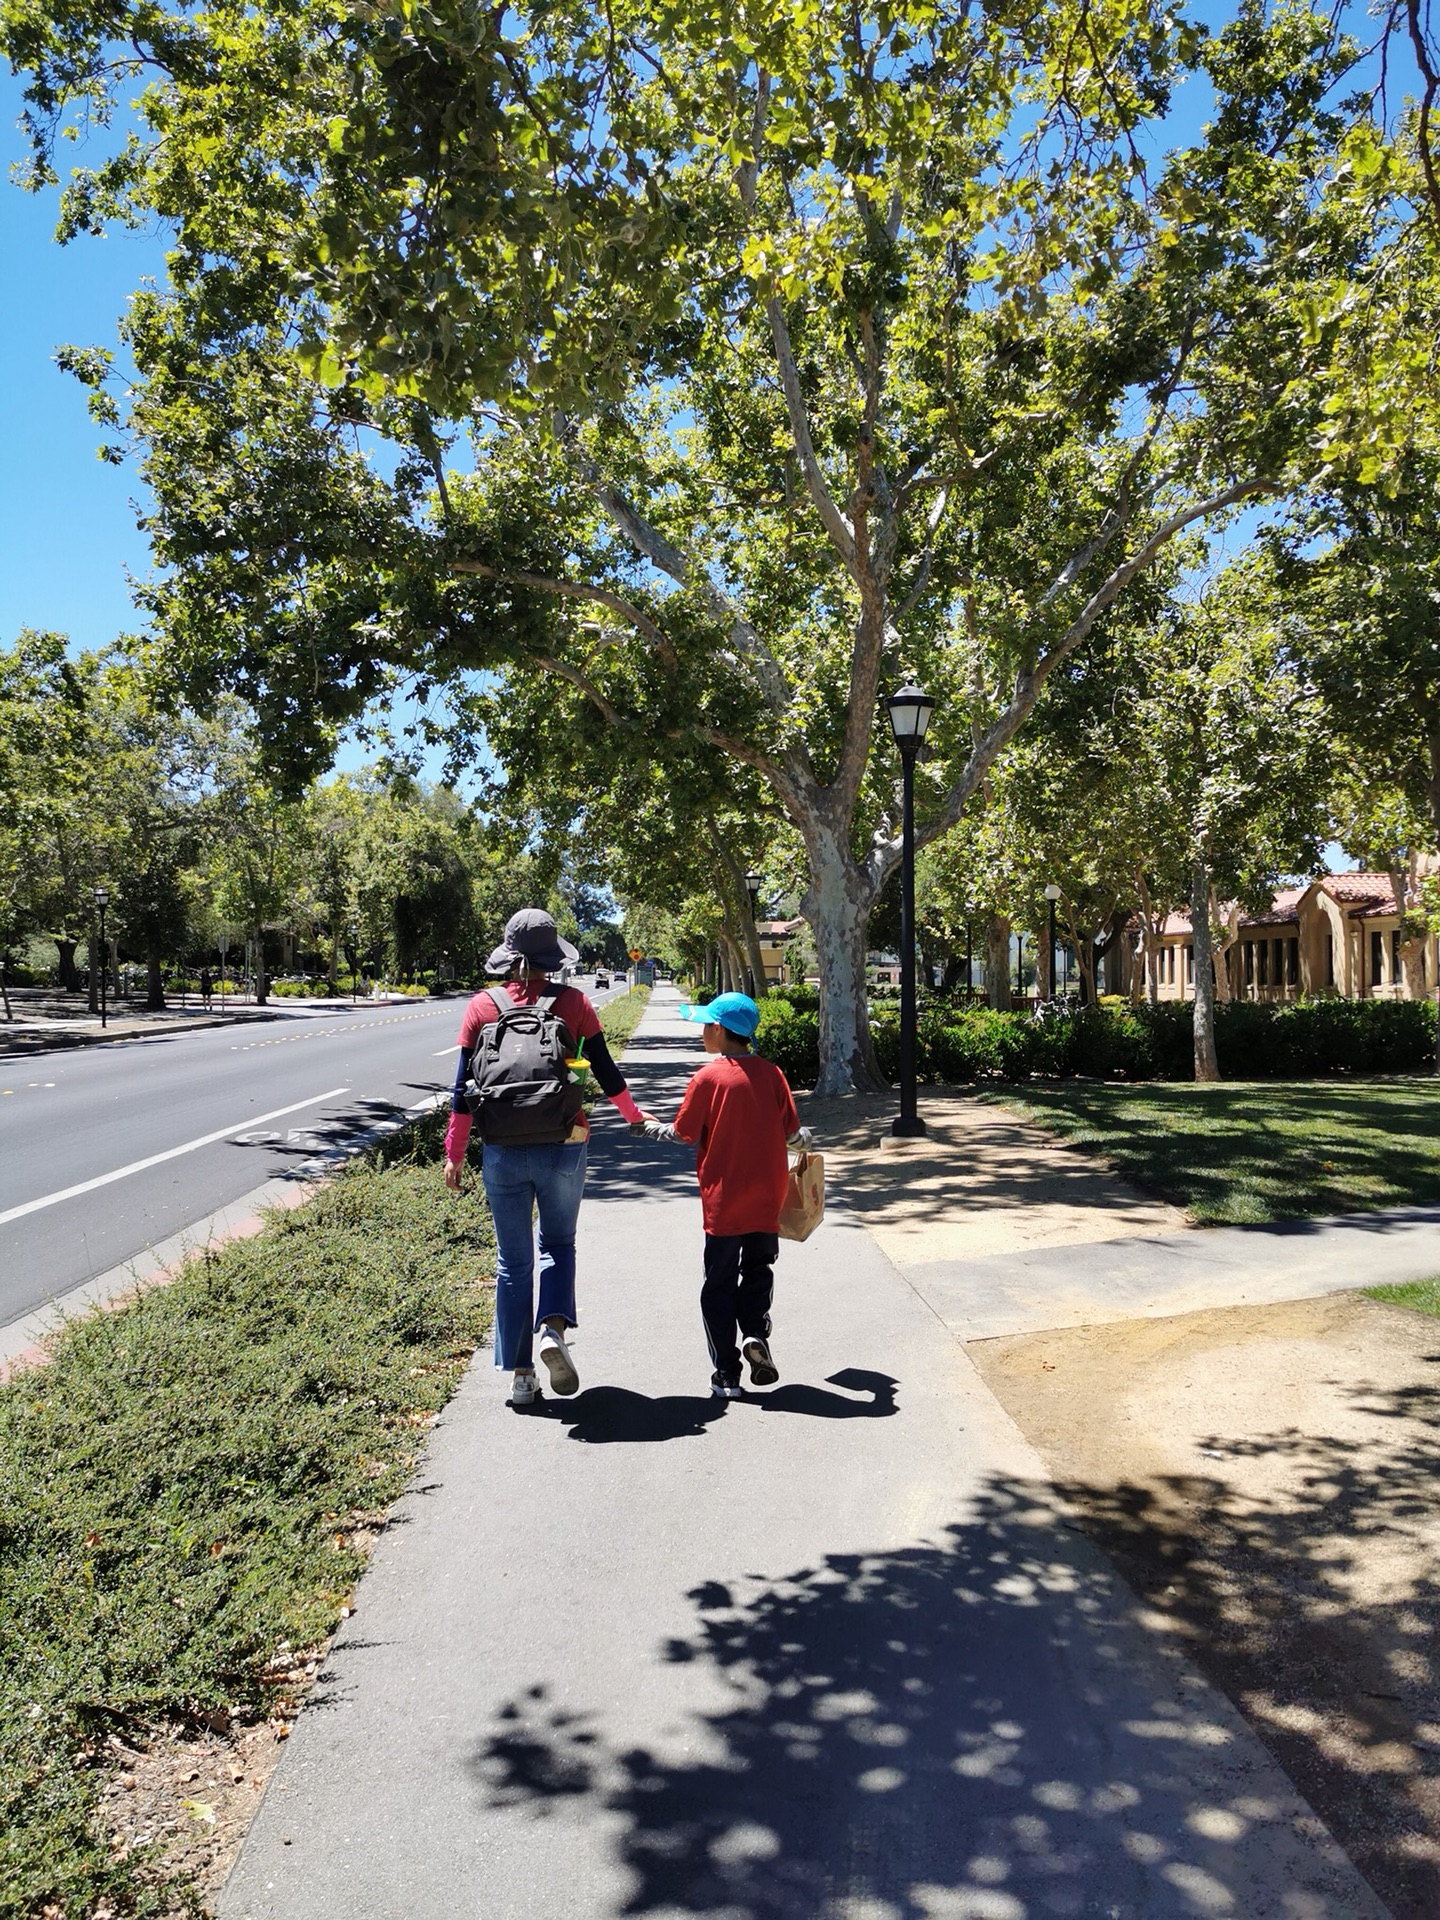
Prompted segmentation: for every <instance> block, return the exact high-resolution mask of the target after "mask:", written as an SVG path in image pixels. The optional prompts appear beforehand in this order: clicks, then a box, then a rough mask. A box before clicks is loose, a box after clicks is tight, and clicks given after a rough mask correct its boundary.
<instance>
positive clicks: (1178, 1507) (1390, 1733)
mask: <svg viewBox="0 0 1440 1920" xmlns="http://www.w3.org/2000/svg"><path fill="white" fill-rule="evenodd" d="M1424 1357H1425V1358H1426V1359H1427V1360H1429V1361H1431V1362H1432V1363H1434V1362H1440V1355H1426V1356H1424ZM1345 1398H1346V1399H1347V1400H1348V1402H1349V1403H1350V1404H1351V1405H1352V1406H1353V1407H1354V1408H1355V1409H1356V1410H1358V1411H1360V1412H1362V1413H1364V1414H1367V1415H1369V1416H1371V1417H1372V1418H1373V1420H1374V1428H1373V1431H1372V1433H1371V1434H1370V1435H1369V1436H1367V1437H1362V1438H1358V1439H1357V1437H1356V1436H1355V1435H1354V1434H1349V1435H1346V1436H1344V1437H1339V1436H1335V1435H1325V1434H1317V1433H1313V1432H1311V1433H1306V1432H1302V1431H1298V1430H1296V1429H1293V1428H1292V1429H1289V1430H1287V1431H1283V1432H1276V1433H1272V1434H1265V1435H1261V1436H1247V1437H1244V1438H1241V1439H1233V1438H1228V1437H1225V1436H1223V1435H1214V1436H1211V1437H1209V1438H1207V1439H1206V1441H1205V1451H1206V1452H1207V1453H1208V1454H1210V1455H1211V1456H1212V1458H1213V1460H1214V1461H1215V1463H1216V1464H1215V1465H1214V1466H1213V1467H1212V1468H1211V1469H1210V1471H1208V1472H1207V1473H1205V1474H1203V1475H1200V1474H1163V1475H1162V1474H1157V1475H1155V1476H1154V1477H1153V1478H1151V1479H1148V1480H1145V1481H1130V1480H1126V1481H1122V1482H1120V1483H1119V1484H1117V1485H1112V1486H1096V1485H1094V1484H1093V1483H1091V1482H1089V1481H1086V1482H1081V1481H1078V1480H1076V1479H1073V1478H1072V1479H1068V1480H1062V1481H1061V1482H1060V1493H1061V1496H1062V1497H1063V1498H1065V1499H1067V1500H1068V1501H1069V1502H1070V1503H1071V1505H1072V1508H1073V1510H1074V1511H1075V1512H1076V1513H1077V1514H1078V1515H1079V1517H1080V1518H1081V1519H1082V1520H1083V1522H1084V1524H1085V1527H1086V1530H1087V1531H1088V1532H1089V1533H1090V1534H1091V1535H1092V1536H1093V1537H1094V1539H1095V1541H1096V1542H1097V1544H1098V1545H1099V1546H1101V1547H1102V1548H1103V1549H1104V1550H1105V1551H1106V1552H1107V1553H1108V1554H1109V1555H1110V1556H1111V1557H1112V1558H1113V1560H1114V1561H1115V1563H1116V1565H1117V1566H1118V1567H1119V1568H1120V1571H1121V1572H1122V1573H1123V1574H1124V1575H1125V1577H1126V1579H1127V1580H1128V1581H1129V1582H1130V1584H1131V1586H1132V1587H1133V1588H1134V1589H1135V1590H1136V1592H1137V1593H1139V1594H1140V1595H1141V1596H1142V1598H1143V1599H1144V1600H1145V1601H1146V1603H1147V1604H1148V1605H1149V1606H1150V1607H1152V1608H1153V1609H1154V1610H1155V1613H1156V1614H1157V1615H1159V1616H1163V1618H1164V1619H1165V1621H1166V1622H1167V1625H1168V1630H1169V1631H1170V1632H1171V1633H1172V1634H1175V1635H1176V1636H1177V1637H1178V1638H1179V1639H1180V1640H1181V1641H1182V1642H1183V1644H1184V1646H1185V1648H1186V1651H1187V1652H1188V1654H1189V1655H1190V1657H1191V1658H1192V1659H1193V1660H1194V1661H1195V1662H1196V1664H1197V1665H1198V1666H1199V1667H1200V1668H1201V1670H1202V1671H1203V1672H1205V1673H1206V1674H1207V1675H1208V1677H1209V1678H1210V1679H1211V1680H1212V1681H1213V1682H1214V1683H1215V1685H1216V1686H1218V1687H1220V1688H1222V1689H1223V1690H1224V1691H1225V1692H1226V1693H1228V1694H1229V1695H1230V1696H1231V1698H1232V1699H1233V1700H1234V1701H1235V1702H1236V1704H1237V1705H1238V1706H1239V1707H1240V1708H1241V1709H1242V1711H1243V1712H1245V1713H1246V1715H1247V1716H1248V1718H1249V1719H1250V1720H1251V1722H1252V1724H1253V1725H1254V1726H1255V1728H1256V1731H1257V1732H1258V1733H1259V1734H1260V1736H1261V1738H1262V1739H1263V1740H1264V1741H1265V1743H1266V1745H1267V1746H1268V1747H1270V1749H1271V1750H1272V1751H1273V1752H1274V1754H1275V1755H1276V1757H1277V1758H1278V1759H1279V1761H1280V1763H1281V1765H1282V1766H1283V1767H1284V1768H1285V1770H1286V1772H1287V1773H1288V1774H1289V1775H1290V1778H1291V1779H1292V1780H1294V1782H1295V1784H1296V1785H1297V1786H1298V1787H1299V1789H1300V1791H1301V1792H1302V1793H1303V1794H1304V1795H1305V1796H1306V1798H1307V1799H1308V1800H1309V1801H1310V1803H1311V1805H1312V1806H1313V1807H1314V1808H1315V1809H1316V1811H1317V1812H1318V1813H1319V1814H1320V1815H1321V1817H1322V1818H1323V1819H1324V1820H1325V1821H1326V1823H1327V1824H1328V1825H1329V1827H1330V1829H1331V1831H1332V1832H1333V1833H1334V1834H1335V1836H1336V1838H1337V1839H1338V1840H1339V1841H1340V1842H1341V1844H1342V1845H1343V1846H1344V1847H1345V1848H1346V1849H1347V1850H1348V1851H1349V1853H1350V1854H1351V1856H1352V1858H1353V1859H1354V1860H1355V1862H1356V1864H1357V1865H1358V1866H1359V1867H1360V1868H1361V1869H1362V1870H1363V1871H1364V1872H1365V1874H1366V1875H1367V1876H1368V1878H1369V1879H1370V1881H1371V1882H1372V1884H1373V1885H1374V1886H1375V1888H1376V1889H1377V1891H1378V1892H1379V1893H1380V1894H1381V1896H1382V1897H1383V1898H1384V1900H1385V1902H1386V1904H1387V1906H1388V1907H1389V1908H1390V1911H1391V1913H1392V1914H1393V1915H1394V1920H1435V1916H1436V1915H1437V1914H1440V1657H1437V1652H1436V1648H1437V1645H1440V1638H1437V1636H1440V1570H1437V1566H1436V1560H1435V1553H1434V1543H1435V1514H1436V1511H1437V1501H1440V1387H1437V1386H1425V1385H1418V1386H1410V1387H1407V1388H1401V1389H1394V1390H1390V1389H1381V1388H1377V1387H1369V1388H1365V1389H1353V1388H1351V1389H1347V1390H1346V1393H1345ZM1402 1422H1403V1424H1401V1423H1402ZM1227 1461H1228V1462H1230V1463H1231V1466H1230V1469H1229V1471H1228V1472H1227V1467H1226V1465H1225V1462H1227ZM1257 1469H1258V1471H1257Z"/></svg>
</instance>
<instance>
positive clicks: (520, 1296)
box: [481, 1141, 588, 1373]
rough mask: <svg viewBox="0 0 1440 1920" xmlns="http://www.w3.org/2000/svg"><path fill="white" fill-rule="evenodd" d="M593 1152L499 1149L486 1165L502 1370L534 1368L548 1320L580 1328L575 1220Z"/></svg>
mask: <svg viewBox="0 0 1440 1920" xmlns="http://www.w3.org/2000/svg"><path fill="white" fill-rule="evenodd" d="M587 1153H588V1148H587V1146H586V1144H585V1142H584V1141H582V1142H581V1143H580V1145H579V1146H575V1147H566V1146H557V1147H492V1146H487V1147H486V1149H485V1155H484V1159H483V1161H482V1162H481V1172H482V1177H483V1179H484V1181H485V1198H486V1199H487V1200H488V1201H489V1202H490V1217H491V1219H492V1220H493V1221H494V1222H495V1240H496V1244H497V1249H498V1252H497V1258H496V1263H495V1365H496V1366H497V1367H500V1368H503V1369H504V1370H505V1371H506V1372H507V1373H509V1372H513V1371H514V1369H515V1368H516V1367H530V1366H533V1365H534V1335H535V1333H536V1330H537V1329H538V1328H539V1327H540V1326H542V1325H543V1324H544V1322H545V1321H547V1320H563V1321H564V1322H565V1324H566V1326H567V1327H573V1326H574V1325H575V1324H576V1322H575V1222H576V1221H577V1220H578V1219H579V1217H580V1199H581V1196H582V1194H583V1193H584V1191H585V1161H586V1155H587ZM537 1211H538V1212H539V1215H540V1310H539V1312H538V1313H537V1312H536V1311H535V1289H534V1281H535V1239H534V1232H535V1214H536V1212H537Z"/></svg>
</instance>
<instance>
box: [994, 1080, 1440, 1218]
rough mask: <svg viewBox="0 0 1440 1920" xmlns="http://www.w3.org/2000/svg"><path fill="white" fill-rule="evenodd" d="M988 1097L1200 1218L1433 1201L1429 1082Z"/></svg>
mask: <svg viewBox="0 0 1440 1920" xmlns="http://www.w3.org/2000/svg"><path fill="white" fill-rule="evenodd" d="M991 1097H994V1098H996V1099H999V1100H1001V1101H1002V1102H1004V1103H1006V1104H1009V1105H1012V1106H1017V1107H1020V1108H1021V1109H1022V1110H1023V1111H1024V1112H1025V1113H1026V1114H1027V1116H1028V1117H1029V1118H1031V1119H1033V1120H1036V1121H1039V1122H1040V1123H1041V1124H1043V1125H1045V1126H1048V1127H1052V1128H1053V1129H1054V1130H1055V1131H1056V1132H1057V1133H1060V1134H1062V1135H1063V1136H1064V1137H1065V1138H1066V1139H1067V1140H1069V1141H1072V1142H1073V1143H1074V1144H1075V1145H1077V1146H1084V1147H1093V1148H1095V1149H1097V1150H1098V1151H1099V1152H1101V1153H1103V1154H1104V1155H1106V1156H1107V1158H1109V1159H1110V1160H1111V1161H1112V1162H1113V1164H1114V1165H1115V1166H1116V1168H1117V1169H1118V1170H1119V1171H1120V1172H1122V1173H1124V1174H1126V1175H1128V1176H1129V1178H1131V1179H1132V1180H1134V1181H1135V1182H1137V1184H1138V1185H1140V1186H1142V1187H1146V1188H1148V1189H1149V1190H1150V1191H1151V1192H1152V1193H1157V1194H1160V1195H1161V1196H1162V1197H1163V1198H1164V1199H1166V1200H1172V1201H1174V1202H1176V1204H1178V1205H1180V1206H1184V1207H1189V1208H1190V1210H1191V1212H1192V1213H1193V1214H1194V1215H1195V1217H1196V1219H1197V1220H1201V1221H1204V1222H1205V1223H1207V1224H1209V1225H1230V1224H1237V1223H1239V1224H1243V1223H1247V1222H1254V1221H1263V1220H1285V1219H1294V1218H1296V1217H1299V1216H1302V1215H1307V1214H1317V1213H1319V1214H1323V1213H1359V1212H1364V1211H1366V1210H1368V1209H1370V1208H1374V1207H1398V1206H1405V1205H1407V1204H1411V1203H1421V1204H1436V1203H1440V1082H1436V1081H1432V1080H1383V1081H1381V1080H1355V1081H1348V1082H1345V1083H1342V1084H1338V1085H1337V1084H1336V1082H1334V1081H1325V1082H1317V1081H1313V1080H1308V1081H1251V1082H1248V1083H1241V1082H1230V1083H1226V1084H1225V1085H1222V1086H1218V1087H1210V1086H1194V1085H1187V1084H1173V1083H1160V1082H1149V1083H1147V1084H1145V1085H1143V1086H1109V1085H1106V1086H1102V1085H1096V1084H1089V1083H1081V1082H1077V1081H1062V1082H1060V1083H1058V1084H1050V1085H1040V1084H1038V1083H1031V1084H1029V1085H1025V1086H1018V1087H1007V1088H1006V1090H1005V1092H1004V1094H1003V1095H995V1096H991Z"/></svg>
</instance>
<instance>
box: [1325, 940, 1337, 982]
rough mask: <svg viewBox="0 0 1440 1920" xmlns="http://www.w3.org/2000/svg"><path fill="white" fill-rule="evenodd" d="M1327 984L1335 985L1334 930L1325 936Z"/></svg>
mask: <svg viewBox="0 0 1440 1920" xmlns="http://www.w3.org/2000/svg"><path fill="white" fill-rule="evenodd" d="M1325 984H1326V986H1327V987H1333V986H1334V984H1335V935H1334V932H1333V930H1332V931H1331V932H1329V933H1327V934H1326V936H1325Z"/></svg>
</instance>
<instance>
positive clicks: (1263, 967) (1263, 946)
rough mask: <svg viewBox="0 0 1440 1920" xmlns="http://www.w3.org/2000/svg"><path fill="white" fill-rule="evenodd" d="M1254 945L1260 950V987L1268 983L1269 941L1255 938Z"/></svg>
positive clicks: (1266, 985)
mask: <svg viewBox="0 0 1440 1920" xmlns="http://www.w3.org/2000/svg"><path fill="white" fill-rule="evenodd" d="M1255 945H1256V946H1257V947H1258V948H1259V950H1260V985H1261V986H1262V987H1268V986H1269V984H1270V942H1269V941H1268V940H1257V941H1256V942H1255Z"/></svg>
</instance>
